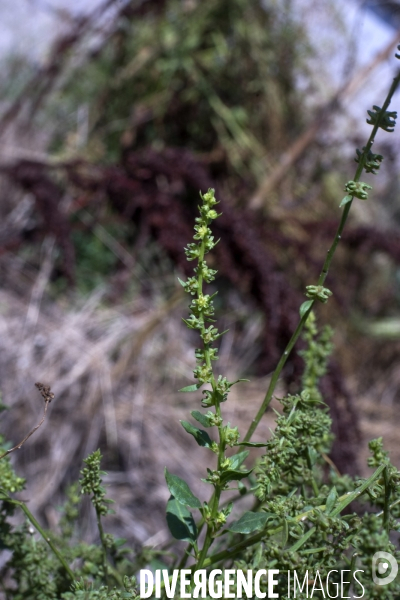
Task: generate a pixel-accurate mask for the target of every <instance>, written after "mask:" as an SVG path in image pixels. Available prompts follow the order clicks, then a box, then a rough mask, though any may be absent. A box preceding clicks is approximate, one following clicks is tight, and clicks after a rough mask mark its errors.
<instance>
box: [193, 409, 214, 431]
mask: <svg viewBox="0 0 400 600" xmlns="http://www.w3.org/2000/svg"><path fill="white" fill-rule="evenodd" d="M190 414H191V415H192V417H193V418H194V419H196V421H198V422H199V423H200V424H201V425H203V427H212V425H211V423H210V419H209V417H207V416H206V415H204V414H203V413H201V412H200V411H198V410H192V412H191V413H190Z"/></svg>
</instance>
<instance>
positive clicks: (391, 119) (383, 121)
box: [243, 45, 400, 442]
mask: <svg viewBox="0 0 400 600" xmlns="http://www.w3.org/2000/svg"><path fill="white" fill-rule="evenodd" d="M398 48H399V50H400V45H399V46H398ZM396 58H399V59H400V54H396ZM399 83H400V72H399V73H398V74H397V76H396V77H395V78H394V79H393V82H392V85H391V86H390V89H389V92H388V94H387V96H386V99H385V102H384V103H383V106H382V108H380V107H379V106H374V107H373V111H368V115H369V117H370V118H369V119H368V120H367V123H368V124H369V125H372V131H371V134H370V136H369V138H368V140H367V143H366V145H365V146H364V147H363V149H362V150H357V154H356V158H355V161H356V162H357V163H358V167H357V169H356V172H355V175H354V179H353V180H351V181H348V182H347V183H346V185H345V188H344V189H345V192H346V196H345V197H344V198H343V200H342V202H341V203H340V207H342V206H344V209H343V213H342V217H341V219H340V222H339V226H338V228H337V231H336V234H335V237H334V239H333V242H332V245H331V247H330V248H329V250H328V253H327V256H326V259H325V262H324V264H323V267H322V270H321V273H320V275H319V277H318V283H317V285H316V286H307V288H306V289H307V293H306V296H307V297H308V298H310V299H309V300H307V301H306V302H304V304H303V305H302V306H301V307H300V321H299V323H298V325H297V327H296V329H295V331H294V333H293V335H292V337H291V338H290V340H289V342H288V344H287V346H286V348H285V350H284V352H283V354H282V356H281V358H280V360H279V362H278V364H277V366H276V369H275V371H274V373H273V374H272V377H271V381H270V384H269V387H268V390H267V392H266V394H265V397H264V400H263V402H262V404H261V406H260V408H259V410H258V412H257V414H256V416H255V417H254V419H253V421H252V422H251V425H250V427H249V429H248V431H247V433H246V435H245V437H244V438H243V441H244V442H248V441H249V440H250V439H251V437H252V436H253V433H254V432H255V430H256V429H257V427H258V425H259V423H260V421H261V418H262V416H263V414H264V413H265V411H266V410H267V408H268V406H269V404H270V402H271V400H272V396H273V393H274V391H275V387H276V384H277V383H278V380H279V377H280V375H281V372H282V369H283V367H284V366H285V364H286V361H287V359H288V357H289V355H290V353H291V351H292V350H293V348H294V346H295V344H296V342H297V340H298V338H299V336H300V334H301V332H302V330H303V327H304V325H305V323H306V321H307V318H308V315H309V314H310V312H311V310H312V307H313V304H314V303H315V302H316V301H319V302H323V303H325V302H326V301H327V299H328V297H329V296H330V295H331V294H332V293H331V292H330V290H328V289H327V288H324V287H323V284H324V282H325V279H326V277H327V275H328V272H329V268H330V266H331V263H332V260H333V256H334V254H335V251H336V248H337V246H338V244H339V241H340V239H341V237H342V233H343V229H344V226H345V224H346V221H347V217H348V216H349V212H350V208H351V205H352V203H353V200H354V198H358V199H360V200H366V199H367V198H368V190H370V189H372V188H371V186H370V185H368V184H366V183H363V182H362V181H360V177H361V175H362V173H363V171H365V172H366V173H372V174H373V175H375V174H376V172H377V171H378V170H379V167H380V163H381V162H382V160H383V157H382V156H381V155H380V154H374V153H373V152H372V150H371V149H372V146H373V143H374V141H375V137H376V134H377V132H378V129H383V130H384V131H387V132H389V133H392V132H393V131H394V127H395V124H396V121H395V120H396V118H397V113H396V112H393V111H388V108H389V105H390V102H391V100H392V97H393V94H394V93H395V91H396V90H397V88H398V86H399Z"/></svg>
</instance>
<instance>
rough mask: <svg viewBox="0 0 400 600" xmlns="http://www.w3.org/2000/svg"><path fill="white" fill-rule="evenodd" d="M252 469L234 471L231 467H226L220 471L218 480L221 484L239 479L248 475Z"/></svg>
mask: <svg viewBox="0 0 400 600" xmlns="http://www.w3.org/2000/svg"><path fill="white" fill-rule="evenodd" d="M252 471H253V469H250V471H234V470H233V469H228V470H227V471H223V473H221V477H220V481H221V483H222V484H223V485H224V484H225V483H228V482H229V481H240V480H241V479H244V478H245V477H248V476H249V475H250V473H251V472H252Z"/></svg>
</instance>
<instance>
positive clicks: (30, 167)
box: [0, 0, 400, 544]
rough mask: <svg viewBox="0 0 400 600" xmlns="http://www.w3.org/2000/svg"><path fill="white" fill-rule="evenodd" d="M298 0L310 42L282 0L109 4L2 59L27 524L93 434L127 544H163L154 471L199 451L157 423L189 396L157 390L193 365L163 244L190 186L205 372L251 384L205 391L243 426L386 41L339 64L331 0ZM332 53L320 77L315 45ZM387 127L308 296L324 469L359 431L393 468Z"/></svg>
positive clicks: (4, 295)
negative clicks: (212, 340) (224, 396)
mask: <svg viewBox="0 0 400 600" xmlns="http://www.w3.org/2000/svg"><path fill="white" fill-rule="evenodd" d="M317 5H318V10H319V11H321V12H322V13H324V11H325V13H324V16H323V18H324V19H325V20H328V21H329V23H330V29H329V31H328V32H324V30H323V28H321V33H320V35H319V36H317V37H318V43H317V44H316V43H315V36H314V37H313V36H312V35H310V28H309V26H308V22H307V19H308V18H309V15H310V11H311V12H312V10H313V3H312V2H311V1H310V2H309V3H308V5H307V6H308V9H307V10H305V9H304V11H303V9H302V5H301V3H299V2H295V1H294V0H293V1H292V0H268V1H265V2H262V3H261V2H259V1H257V0H251V1H250V0H213V1H210V2H208V1H207V2H204V1H203V2H201V1H198V0H146V1H134V0H131V1H129V2H121V1H120V0H108V1H107V2H105V3H103V4H101V3H99V5H98V6H97V7H96V8H94V9H93V11H92V12H87V13H86V14H85V15H83V16H82V15H81V16H79V15H78V16H76V15H73V14H72V13H65V12H60V15H59V17H60V19H63V33H62V35H60V36H59V37H57V38H56V40H55V42H54V44H53V46H52V48H51V51H50V52H49V53H48V56H47V58H46V60H45V61H43V62H42V63H40V64H38V63H37V61H36V60H33V59H32V57H30V56H29V53H28V54H21V53H17V52H15V53H11V54H7V55H5V56H3V58H2V67H3V70H2V81H1V82H0V94H1V95H0V102H1V109H2V112H1V115H0V135H1V139H2V145H1V150H0V173H1V179H0V212H1V223H0V249H1V254H0V273H1V287H0V327H1V330H2V336H1V341H0V374H1V383H0V387H1V390H2V395H3V402H4V403H5V404H7V405H8V407H9V410H8V411H6V413H2V419H1V421H0V431H1V433H2V434H3V435H6V436H7V438H8V439H9V440H10V441H11V442H13V443H17V442H18V441H19V440H20V438H22V437H23V436H24V434H25V433H27V431H28V430H29V429H30V428H31V426H32V424H33V423H34V422H35V421H36V420H37V419H38V417H39V414H40V410H41V407H40V399H39V397H36V396H35V389H34V383H35V381H44V382H45V383H47V384H50V385H51V387H52V390H53V391H54V393H55V394H56V399H55V401H54V403H53V404H52V406H51V411H50V415H49V417H48V419H47V421H46V423H45V425H44V426H43V428H42V429H41V430H40V432H38V434H36V436H35V437H34V438H31V440H30V441H29V445H28V444H27V445H26V446H24V448H23V449H22V450H21V452H20V453H19V454H18V456H14V457H13V459H14V460H15V461H16V464H17V468H18V472H19V473H20V474H22V475H24V476H26V477H27V480H28V484H27V495H28V497H29V501H30V505H29V506H30V510H32V511H33V512H35V511H36V512H37V513H38V514H39V515H40V518H41V519H42V520H43V521H44V522H45V523H46V524H48V525H54V524H56V523H57V519H58V513H57V510H56V507H57V505H58V504H59V503H60V502H61V498H62V496H63V494H64V492H65V489H66V488H67V486H68V484H69V483H70V482H71V481H73V480H74V479H75V478H76V477H77V474H78V472H79V470H80V468H81V465H82V459H83V458H84V457H85V456H87V454H88V453H89V452H92V451H93V450H95V449H96V448H97V447H98V446H100V447H101V448H102V451H103V453H104V455H105V464H104V468H105V470H107V471H108V476H107V477H106V482H107V483H108V484H109V485H110V487H111V490H110V496H111V497H114V498H116V499H117V501H118V503H117V510H116V515H115V516H114V517H112V518H111V517H110V519H111V520H112V526H113V527H114V528H115V530H116V532H117V533H119V534H121V535H123V536H124V537H127V538H128V539H129V540H130V542H131V543H137V544H141V543H144V542H147V543H150V544H161V543H163V541H165V539H166V532H165V525H164V506H165V502H166V500H167V496H168V494H167V491H166V489H165V485H164V483H163V468H164V466H167V467H168V469H169V470H170V471H172V472H176V473H179V474H180V475H183V476H185V478H186V479H187V480H188V481H190V484H191V486H192V489H193V490H194V491H196V490H197V491H198V490H199V486H200V487H201V486H202V485H203V484H201V483H199V482H198V479H197V477H198V476H199V475H201V476H202V460H203V456H199V455H198V450H197V447H193V444H191V442H190V440H188V439H187V436H186V435H185V433H184V432H183V430H182V432H181V431H180V425H179V419H180V418H187V412H188V410H189V409H193V408H195V406H193V402H195V400H194V398H193V395H190V397H189V398H186V397H185V395H180V396H179V395H178V394H177V393H176V390H177V389H179V388H180V387H183V386H184V385H188V384H189V383H190V382H191V380H192V370H193V367H194V356H193V350H194V348H195V346H196V344H197V340H196V337H195V336H192V333H191V332H188V331H187V330H186V329H185V327H184V326H183V325H182V322H181V318H182V316H185V314H186V306H185V305H186V302H187V300H186V299H185V298H184V297H183V294H182V293H181V291H180V289H179V284H177V277H178V276H182V273H186V274H187V273H189V272H190V271H189V270H188V269H189V268H190V265H189V266H188V265H187V263H186V260H185V257H184V253H183V247H184V246H185V245H186V244H187V242H188V241H189V240H190V238H191V237H192V224H193V220H194V216H195V209H196V205H197V202H198V192H199V190H203V191H205V190H206V189H208V187H214V188H215V189H216V192H217V197H218V198H219V199H220V201H221V204H220V208H221V212H222V213H223V216H222V217H221V218H220V219H219V220H218V221H217V223H216V229H215V235H216V237H217V238H221V242H220V244H219V245H218V247H217V249H216V251H215V253H214V257H215V259H214V260H215V265H216V267H217V268H218V269H219V278H218V280H217V281H216V286H217V287H218V289H219V290H220V293H219V296H218V298H217V303H216V306H217V308H218V310H219V320H220V322H222V323H221V327H222V329H227V328H229V333H228V334H227V335H226V336H225V337H224V338H223V340H222V342H221V348H220V369H221V373H223V374H227V375H236V376H247V377H249V378H250V379H251V382H250V383H249V384H243V385H242V387H241V388H240V389H238V390H237V391H235V395H234V396H233V399H232V402H231V403H230V405H229V406H228V404H229V403H228V404H227V411H228V414H229V419H230V421H231V423H234V424H239V426H240V429H241V431H242V432H243V433H244V432H245V430H246V426H247V424H248V423H249V422H250V420H251V418H252V416H253V414H254V412H255V411H256V410H257V408H258V406H259V404H260V403H261V401H262V398H263V394H264V393H265V390H266V387H267V383H268V376H269V375H270V373H271V371H272V370H273V368H274V366H275V364H276V362H277V360H278V358H279V356H280V353H281V352H282V350H283V348H284V347H285V345H286V343H287V341H288V339H289V338H290V335H291V333H292V331H293V329H294V327H295V326H296V323H297V319H298V307H299V305H300V303H301V302H302V301H303V300H304V288H305V286H306V285H308V284H311V283H314V282H315V280H316V278H317V275H318V273H319V270H320V268H321V265H322V261H323V258H324V255H325V253H326V250H327V248H328V247H329V243H330V240H331V239H332V237H333V235H334V231H335V229H336V225H337V221H338V218H339V215H340V212H339V209H338V206H339V203H340V200H341V198H342V197H343V194H344V192H343V187H344V184H345V182H346V181H347V180H348V179H351V177H352V175H353V173H354V162H353V159H354V156H355V148H356V147H361V146H362V144H363V140H364V131H365V130H364V129H363V127H362V122H363V120H365V116H366V113H365V108H364V107H363V108H362V110H361V109H360V110H355V109H354V102H355V100H354V98H357V94H358V95H360V94H361V95H368V96H369V95H370V94H371V91H375V90H376V89H377V88H378V87H379V85H380V83H381V81H379V85H378V83H377V78H378V79H379V68H380V67H381V66H382V64H384V65H389V66H390V65H391V63H389V62H388V60H389V59H388V57H389V56H391V55H392V54H393V50H394V48H395V46H396V43H398V39H396V37H395V36H394V33H395V32H394V31H393V39H392V40H390V43H389V44H387V46H386V47H384V48H383V50H381V51H380V52H378V53H377V54H376V55H373V56H371V57H370V59H369V60H368V61H367V62H364V63H363V64H362V65H361V66H360V65H359V64H358V63H357V60H356V59H355V56H356V53H355V49H354V31H353V32H352V31H349V29H348V27H347V25H346V21H345V19H343V17H342V16H341V13H340V11H339V10H338V9H337V7H336V5H335V4H334V3H331V2H329V0H326V1H325V2H323V3H321V2H319V3H317V4H315V3H314V8H315V6H317ZM325 33H326V35H327V38H326V40H328V41H329V36H330V40H331V41H330V42H329V43H328V41H326V40H325V38H324V35H325ZM332 40H333V41H332ZM335 44H336V46H335ZM339 46H340V47H341V51H342V50H343V47H345V48H346V51H347V54H346V56H347V59H346V60H345V61H344V67H343V69H339V70H338V69H337V65H336V66H335V62H334V61H332V62H329V61H328V60H327V55H329V54H331V53H332V51H333V52H335V51H336V48H338V47H339ZM361 46H362V44H361ZM338 71H340V73H339V76H338ZM335 73H336V74H335ZM389 82H390V77H389V78H388V79H387V81H386V82H385V83H387V85H389ZM368 90H369V91H368ZM380 100H381V98H380V97H375V96H374V95H373V96H372V100H371V104H372V103H378V104H379V102H380ZM352 103H353V104H352ZM368 107H369V106H368ZM352 114H356V117H357V119H358V123H360V126H358V125H355V122H354V118H353V116H352ZM396 140H398V134H397V133H394V134H385V133H382V134H381V136H380V138H379V142H378V143H379V148H378V149H377V150H376V151H379V152H381V153H382V154H384V155H385V162H384V163H383V166H382V169H381V172H380V174H379V176H378V177H376V182H375V181H374V192H373V194H372V197H373V199H372V200H371V202H369V204H367V203H359V204H357V205H355V206H354V210H353V211H352V212H353V214H352V217H351V222H350V224H349V227H348V229H347V231H346V234H345V235H344V236H343V240H342V245H341V247H340V248H339V251H338V254H337V256H336V257H335V261H334V265H333V269H332V275H330V276H329V281H327V284H328V287H329V288H330V289H332V290H333V292H334V296H333V298H332V300H331V301H330V302H329V304H328V305H327V306H322V307H320V310H319V311H318V318H319V320H320V322H321V323H330V324H332V325H333V326H334V328H335V331H336V333H335V345H336V351H335V353H334V357H333V359H332V362H331V365H330V372H329V374H328V375H327V377H326V378H325V379H324V382H323V386H322V387H323V390H322V391H323V393H324V395H325V399H326V401H327V403H328V404H329V406H330V407H331V410H332V415H333V418H334V428H335V433H336V437H337V441H336V443H335V446H334V448H333V450H332V460H333V461H334V463H335V464H336V466H337V468H338V469H339V470H340V471H342V472H349V473H355V472H359V473H364V472H365V456H366V454H367V452H366V450H365V448H366V441H368V440H369V439H370V438H372V437H377V436H380V435H383V436H384V437H385V439H387V443H388V446H389V448H390V449H391V450H392V452H393V456H394V457H395V462H396V460H397V463H399V461H400V452H399V449H398V447H397V432H396V419H397V418H398V415H399V401H400V399H399V389H400V371H399V368H398V365H397V357H398V353H399V350H400V314H399V298H400V270H399V263H400V238H399V223H400V209H399V206H400V205H399V198H398V189H399V177H398V166H399V160H398V157H397V156H396V151H397V149H398V146H399V144H398V141H396ZM370 179H371V181H372V179H373V176H371V177H370ZM368 182H370V180H369V179H368ZM301 368H302V361H301V359H300V357H299V356H298V355H297V353H295V354H294V355H293V357H291V359H290V361H289V362H288V366H287V368H286V370H285V374H284V377H283V380H282V382H281V389H280V392H281V393H282V394H283V393H285V391H287V390H289V391H291V392H295V391H296V390H298V385H299V379H300V375H301ZM272 423H273V419H272V417H271V416H270V415H267V416H266V418H265V420H264V423H263V424H262V426H261V427H260V430H259V431H258V432H257V434H256V437H257V439H263V437H265V436H268V435H270V433H269V430H268V426H272ZM198 493H203V494H205V495H207V488H205V489H203V492H198ZM88 515H89V512H88V513H87V515H86V517H87V518H86V521H85V523H86V525H85V527H86V528H87V535H89V536H90V535H91V531H92V529H91V526H92V524H91V520H90V517H89V516H88ZM83 516H85V515H83Z"/></svg>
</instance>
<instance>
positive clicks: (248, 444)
mask: <svg viewBox="0 0 400 600" xmlns="http://www.w3.org/2000/svg"><path fill="white" fill-rule="evenodd" d="M233 445H234V446H246V448H264V447H265V446H267V445H268V444H267V442H265V443H264V442H238V443H237V444H233Z"/></svg>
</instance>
